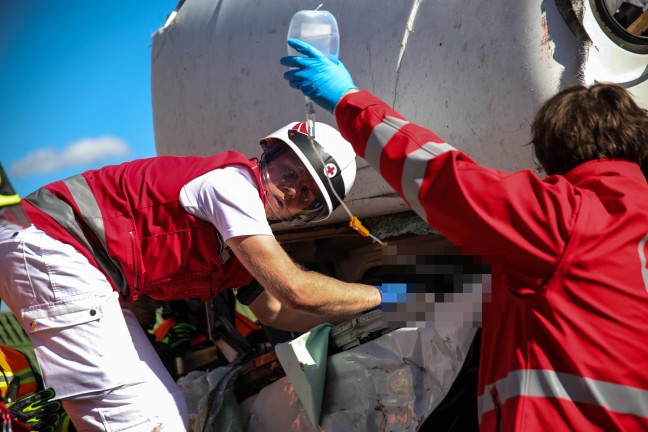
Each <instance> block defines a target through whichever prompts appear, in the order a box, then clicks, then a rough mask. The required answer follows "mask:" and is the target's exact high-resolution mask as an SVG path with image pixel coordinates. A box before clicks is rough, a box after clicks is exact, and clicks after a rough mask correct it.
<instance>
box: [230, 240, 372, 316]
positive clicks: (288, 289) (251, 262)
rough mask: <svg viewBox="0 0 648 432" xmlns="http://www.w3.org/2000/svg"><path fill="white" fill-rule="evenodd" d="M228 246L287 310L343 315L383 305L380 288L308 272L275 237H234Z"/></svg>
mask: <svg viewBox="0 0 648 432" xmlns="http://www.w3.org/2000/svg"><path fill="white" fill-rule="evenodd" d="M227 244H228V245H229V246H230V248H231V249H232V251H233V252H234V254H235V255H236V257H237V258H238V259H239V260H240V261H241V263H242V264H243V265H244V266H245V268H246V269H247V270H248V271H249V272H250V274H251V275H252V276H253V277H254V278H255V279H256V280H257V281H258V282H259V283H260V284H261V285H262V286H263V287H264V288H265V289H266V290H267V291H268V292H269V293H270V294H271V295H272V296H273V297H274V298H275V299H277V300H278V301H279V302H280V303H281V304H282V306H284V307H286V308H289V309H298V310H303V311H306V312H309V313H315V314H319V315H343V314H357V313H359V312H363V311H365V310H368V309H372V308H374V307H377V306H379V305H380V302H381V296H380V291H379V290H378V289H377V288H376V287H373V286H370V285H364V284H357V283H346V282H342V281H339V280H337V279H334V278H331V277H328V276H325V275H322V274H320V273H316V272H312V271H308V270H304V269H303V268H301V267H299V266H298V265H297V264H296V263H295V262H294V261H293V260H292V259H291V258H290V257H289V256H288V254H287V253H286V251H284V249H283V248H282V247H281V245H280V244H279V242H277V240H276V239H275V238H274V237H273V236H268V235H256V236H238V237H232V238H230V239H229V240H228V241H227Z"/></svg>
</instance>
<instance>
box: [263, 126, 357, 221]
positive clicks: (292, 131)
mask: <svg viewBox="0 0 648 432" xmlns="http://www.w3.org/2000/svg"><path fill="white" fill-rule="evenodd" d="M261 147H262V148H263V154H262V155H261V163H260V168H261V180H262V183H263V188H264V190H265V194H266V199H267V201H268V204H269V206H270V208H271V209H272V211H273V212H274V213H275V215H276V216H277V217H278V218H279V219H281V220H282V221H284V222H288V223H291V224H303V223H307V222H317V221H322V220H324V219H326V218H328V217H329V216H330V215H331V213H332V212H333V210H335V208H337V206H338V205H340V201H339V200H338V198H337V197H336V194H335V193H334V192H333V190H335V192H336V193H337V196H339V197H340V199H342V200H343V199H344V198H345V197H346V195H347V194H348V193H349V191H350V190H351V186H352V185H353V182H354V180H355V176H356V161H355V157H356V154H355V152H354V151H353V147H351V144H349V142H347V141H346V140H345V139H344V138H342V135H340V132H338V131H337V130H336V129H335V128H333V127H331V126H329V125H327V124H324V123H319V122H318V123H316V126H315V140H314V143H311V140H310V139H309V138H308V133H307V130H306V123H305V122H295V123H290V124H289V125H287V126H284V127H282V128H281V129H279V130H278V131H276V132H273V133H271V134H270V135H268V136H267V137H265V138H263V139H262V140H261ZM295 156H297V158H295ZM329 179H330V182H329ZM331 186H332V187H333V190H332V189H331ZM295 190H296V191H297V192H295ZM300 190H301V193H300ZM295 193H296V194H297V195H298V196H299V195H301V201H298V200H297V199H295V200H293V198H294V194H295ZM291 201H292V203H291Z"/></svg>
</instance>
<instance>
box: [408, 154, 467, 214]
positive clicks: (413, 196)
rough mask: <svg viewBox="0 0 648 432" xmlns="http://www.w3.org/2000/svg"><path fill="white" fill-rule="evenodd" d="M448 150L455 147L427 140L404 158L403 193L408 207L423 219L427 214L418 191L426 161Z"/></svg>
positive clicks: (423, 175)
mask: <svg viewBox="0 0 648 432" xmlns="http://www.w3.org/2000/svg"><path fill="white" fill-rule="evenodd" d="M450 150H456V149H455V148H454V147H452V146H451V145H449V144H445V143H443V144H437V143H432V142H428V143H425V144H424V145H422V146H421V147H420V148H419V149H418V150H416V151H413V152H412V153H410V154H408V155H407V158H406V159H405V163H404V165H403V175H402V178H401V187H402V189H403V195H404V197H405V199H406V200H407V202H408V203H409V205H410V207H412V210H414V211H415V212H416V214H418V215H419V216H420V217H421V218H423V220H427V214H426V213H425V209H424V208H423V206H422V205H421V202H420V200H419V193H420V191H421V184H422V183H423V177H425V170H426V169H427V166H428V162H429V161H430V159H432V158H434V157H436V156H439V155H440V154H442V153H445V152H447V151H450Z"/></svg>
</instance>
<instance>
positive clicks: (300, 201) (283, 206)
mask: <svg viewBox="0 0 648 432" xmlns="http://www.w3.org/2000/svg"><path fill="white" fill-rule="evenodd" d="M260 168H261V181H262V183H263V188H264V190H265V194H266V200H267V203H268V205H269V207H270V208H271V209H272V211H273V213H274V214H275V215H276V216H277V219H279V220H281V221H283V222H287V223H289V224H291V225H303V224H305V223H308V222H311V221H313V220H316V219H318V218H322V216H326V215H327V214H328V207H327V205H326V201H325V199H324V197H323V195H322V192H321V191H320V188H319V187H318V186H317V183H315V181H314V179H313V177H312V176H311V174H310V173H309V171H308V169H307V168H306V166H305V165H304V163H303V162H302V160H301V159H300V158H299V156H297V154H296V153H295V152H294V151H293V150H292V149H290V147H288V146H287V145H286V144H285V143H283V142H281V141H279V140H272V139H271V140H268V141H267V142H266V144H265V151H264V152H263V154H262V155H261V162H260Z"/></svg>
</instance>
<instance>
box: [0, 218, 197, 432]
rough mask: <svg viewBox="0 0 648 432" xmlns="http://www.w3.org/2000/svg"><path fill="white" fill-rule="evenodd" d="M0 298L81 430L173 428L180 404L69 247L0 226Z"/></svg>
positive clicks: (113, 297)
mask: <svg viewBox="0 0 648 432" xmlns="http://www.w3.org/2000/svg"><path fill="white" fill-rule="evenodd" d="M0 298H2V300H3V301H4V302H5V303H6V304H7V305H8V306H9V308H10V309H11V310H12V312H13V313H14V314H15V315H16V316H17V317H18V319H19V320H20V321H21V323H22V326H23V328H24V329H25V331H26V332H27V333H28V334H29V337H30V339H31V342H32V344H33V345H34V349H35V352H36V358H37V359H38V364H39V366H40V369H41V372H42V374H43V380H44V381H45V385H46V386H47V387H52V388H54V390H55V391H56V394H57V398H59V399H61V400H62V402H63V406H64V407H65V410H66V411H67V413H68V414H69V416H70V418H71V419H72V422H73V423H74V425H75V427H76V428H77V429H78V430H79V431H129V432H139V431H142V432H152V431H169V432H177V431H184V430H186V429H187V424H188V418H187V417H188V415H187V407H186V402H185V400H184V398H183V396H182V394H181V392H180V390H179V388H178V386H177V385H176V383H175V382H174V381H173V379H172V378H171V376H170V375H169V373H168V372H167V370H166V369H165V368H164V366H163V365H162V362H161V361H160V359H159V357H158V356H157V353H156V352H155V350H154V349H153V347H152V345H151V343H150V342H149V340H148V338H147V336H146V334H145V332H144V330H143V329H142V327H141V326H140V325H139V323H138V322H137V319H136V318H135V316H134V315H133V314H132V312H130V311H128V310H122V308H121V307H120V302H119V297H118V295H117V293H116V292H114V291H113V290H112V287H111V286H110V284H109V283H108V281H107V280H106V278H105V276H104V275H103V274H102V273H101V272H100V271H98V270H97V269H96V268H95V267H93V266H92V265H90V263H89V262H88V260H87V259H86V258H85V257H84V256H83V255H81V254H80V253H79V252H77V251H76V249H74V248H73V247H71V246H70V245H67V244H64V243H61V242H59V241H57V240H55V239H53V238H51V237H49V236H48V235H47V234H45V233H44V232H42V231H41V230H39V229H37V228H36V227H34V226H31V227H29V228H26V229H12V228H11V227H0Z"/></svg>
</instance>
